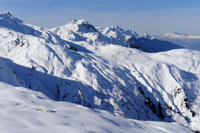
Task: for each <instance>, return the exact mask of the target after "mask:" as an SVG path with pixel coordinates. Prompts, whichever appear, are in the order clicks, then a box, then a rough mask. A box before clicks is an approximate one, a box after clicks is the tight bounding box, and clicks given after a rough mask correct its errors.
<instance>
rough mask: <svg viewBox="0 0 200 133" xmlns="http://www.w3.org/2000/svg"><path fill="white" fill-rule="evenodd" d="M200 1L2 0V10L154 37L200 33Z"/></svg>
mask: <svg viewBox="0 0 200 133" xmlns="http://www.w3.org/2000/svg"><path fill="white" fill-rule="evenodd" d="M199 4H200V1H198V0H193V1H179V0H177V1H174V0H169V1H159V0H141V1H138V0H132V1H123V2H121V1H120V0H115V1H113V0H110V1H106V0H85V1H81V0H73V1H72V0H67V1H64V0H56V1H55V0H1V2H0V9H1V11H8V12H10V13H11V14H12V15H13V16H15V17H17V18H20V19H22V20H23V21H25V22H27V23H30V24H33V25H37V26H41V27H44V28H53V27H58V26H61V25H65V24H67V23H69V22H70V21H71V20H73V19H76V20H79V19H84V20H87V21H88V22H89V23H91V24H92V25H94V26H95V27H102V26H103V27H108V26H111V25H118V26H120V27H122V28H124V29H132V30H136V31H138V32H140V33H147V34H149V35H151V36H159V35H162V34H164V33H167V32H168V33H174V32H184V33H186V34H188V35H200V33H199V31H200V26H199V22H200V17H199V13H200V6H198V5H199Z"/></svg>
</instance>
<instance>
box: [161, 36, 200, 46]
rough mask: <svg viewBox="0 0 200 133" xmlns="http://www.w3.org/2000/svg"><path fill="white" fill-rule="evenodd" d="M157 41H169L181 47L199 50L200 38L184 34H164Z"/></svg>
mask: <svg viewBox="0 0 200 133" xmlns="http://www.w3.org/2000/svg"><path fill="white" fill-rule="evenodd" d="M159 39H162V40H166V41H170V42H172V43H175V44H178V45H180V46H182V47H186V48H189V49H193V50H200V36H193V35H186V34H185V33H182V34H181V33H177V32H176V33H165V34H163V35H162V36H161V37H160V38H159Z"/></svg>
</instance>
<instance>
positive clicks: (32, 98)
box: [0, 82, 192, 133]
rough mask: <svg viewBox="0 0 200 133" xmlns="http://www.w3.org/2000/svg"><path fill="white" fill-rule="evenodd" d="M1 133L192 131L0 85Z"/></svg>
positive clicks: (170, 124)
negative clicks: (59, 100)
mask: <svg viewBox="0 0 200 133" xmlns="http://www.w3.org/2000/svg"><path fill="white" fill-rule="evenodd" d="M0 88H1V89H0V119H1V121H0V128H1V132H2V133H27V132H28V133H35V132H37V133H67V132H71V133H76V132H77V133H80V132H81V133H89V132H98V133H111V132H115V133H122V132H126V133H137V132H163V133H164V132H166V133H169V132H171V133H173V132H182V133H190V132H192V131H191V130H189V129H187V128H185V127H183V126H181V125H178V124H176V123H165V122H160V121H157V122H149V121H139V120H133V119H125V118H123V117H121V116H116V115H114V114H111V113H108V112H106V111H102V110H95V109H88V108H86V107H82V106H81V105H76V104H72V103H68V102H58V101H53V100H51V99H49V98H48V97H47V96H45V95H44V94H42V93H40V92H35V91H31V90H28V89H27V88H23V87H16V86H11V85H9V84H5V83H3V82H0Z"/></svg>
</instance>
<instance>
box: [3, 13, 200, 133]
mask: <svg viewBox="0 0 200 133" xmlns="http://www.w3.org/2000/svg"><path fill="white" fill-rule="evenodd" d="M199 56H200V51H195V50H188V49H183V47H181V46H178V45H176V44H173V43H170V42H167V41H162V40H158V39H155V38H153V37H151V36H150V35H148V34H140V33H138V32H137V31H134V30H126V29H123V28H120V27H119V26H111V27H95V26H93V25H92V24H90V23H89V22H87V21H85V20H73V21H71V22H70V23H68V24H66V25H63V26H60V27H56V28H52V29H45V28H42V27H39V26H34V25H31V24H27V23H25V22H23V21H22V20H20V19H18V18H16V17H13V16H12V15H10V13H8V12H7V13H6V12H1V13H0V91H1V93H0V99H1V100H0V114H1V115H0V119H1V121H0V127H1V131H2V132H16V133H18V132H19V133H27V132H48V133H49V132H85V133H86V132H116V133H117V132H130V133H132V132H158V133H160V132H172V133H173V132H183V133H184V132H185V133H186V132H187V133H189V132H193V131H200V127H199V124H200V115H199V114H200V89H199V88H200V59H199Z"/></svg>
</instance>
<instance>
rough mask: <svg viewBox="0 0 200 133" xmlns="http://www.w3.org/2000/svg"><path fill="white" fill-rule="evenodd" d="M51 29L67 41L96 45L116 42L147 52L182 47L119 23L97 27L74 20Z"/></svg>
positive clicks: (83, 21) (116, 43)
mask: <svg viewBox="0 0 200 133" xmlns="http://www.w3.org/2000/svg"><path fill="white" fill-rule="evenodd" d="M50 31H52V32H53V33H55V34H57V35H58V36H60V37H61V38H62V39H64V40H67V41H78V42H82V41H85V42H87V43H89V44H91V45H96V46H99V45H105V44H115V45H121V46H126V47H132V48H137V49H140V50H142V51H145V52H161V51H167V50H172V49H180V48H182V47H181V46H178V45H176V44H173V43H170V42H167V41H161V40H158V39H155V38H154V37H151V36H149V35H148V34H146V33H144V34H140V33H138V32H137V31H134V30H125V29H122V28H120V27H119V26H117V25H114V26H111V27H97V28H95V27H94V26H93V25H91V24H90V23H89V22H87V21H85V20H78V21H76V20H73V21H71V22H70V23H68V24H66V25H63V26H60V27H57V28H52V29H50Z"/></svg>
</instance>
